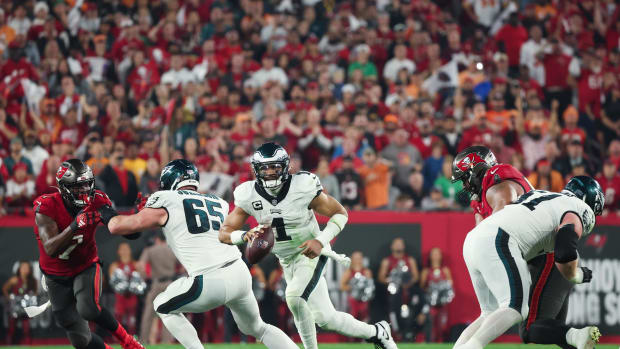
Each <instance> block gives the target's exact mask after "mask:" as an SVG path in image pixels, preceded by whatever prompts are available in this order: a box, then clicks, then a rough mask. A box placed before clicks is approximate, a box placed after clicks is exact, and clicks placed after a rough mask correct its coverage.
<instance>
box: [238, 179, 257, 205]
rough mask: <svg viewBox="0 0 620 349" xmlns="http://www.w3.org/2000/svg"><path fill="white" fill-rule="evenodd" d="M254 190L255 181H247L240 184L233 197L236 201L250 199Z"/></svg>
mask: <svg viewBox="0 0 620 349" xmlns="http://www.w3.org/2000/svg"><path fill="white" fill-rule="evenodd" d="M253 190H254V181H246V182H243V183H241V184H239V185H238V186H237V187H236V188H235V190H234V191H233V197H234V198H235V202H236V201H245V200H249V199H250V197H251V196H252V191H253Z"/></svg>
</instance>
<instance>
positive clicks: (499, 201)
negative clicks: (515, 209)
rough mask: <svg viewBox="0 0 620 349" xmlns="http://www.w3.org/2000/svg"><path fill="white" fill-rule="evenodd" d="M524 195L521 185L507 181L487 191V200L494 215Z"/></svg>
mask: <svg viewBox="0 0 620 349" xmlns="http://www.w3.org/2000/svg"><path fill="white" fill-rule="evenodd" d="M523 194H524V191H523V188H521V186H520V185H519V184H517V183H515V182H513V181H510V180H507V181H503V182H501V183H498V184H495V185H494V186H492V187H490V188H489V189H488V190H487V194H486V199H487V202H488V203H489V205H490V206H491V208H492V209H493V213H496V212H497V211H499V210H501V209H502V208H504V206H506V205H508V204H509V203H511V202H513V201H515V200H517V198H518V197H519V196H520V195H523Z"/></svg>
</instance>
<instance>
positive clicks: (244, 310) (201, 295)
mask: <svg viewBox="0 0 620 349" xmlns="http://www.w3.org/2000/svg"><path fill="white" fill-rule="evenodd" d="M199 185H200V184H199V176H198V169H197V168H196V166H194V164H192V163H191V162H190V161H187V160H173V161H171V162H170V163H168V165H166V167H164V169H163V170H162V172H161V176H160V185H159V188H160V191H158V192H156V193H154V194H152V195H151V196H150V197H149V198H148V200H147V201H146V204H145V206H144V208H143V209H141V210H140V211H139V212H138V213H136V214H133V215H119V214H118V213H117V212H116V211H115V210H114V209H113V208H112V207H110V206H103V207H102V208H101V209H100V213H101V220H102V221H103V222H104V223H105V224H107V226H108V229H109V230H110V232H111V233H112V234H116V235H131V234H135V233H137V232H140V231H143V230H144V229H150V228H159V227H161V229H162V230H163V232H164V235H165V236H166V241H167V242H168V245H169V246H170V248H171V249H172V252H174V255H175V256H176V257H177V258H178V259H179V262H181V264H182V265H183V267H184V268H185V270H187V273H188V274H189V276H188V277H182V278H180V279H178V280H176V281H174V282H173V283H171V284H170V285H168V287H167V288H166V290H165V291H164V292H162V293H161V294H159V295H158V296H157V298H155V301H153V305H154V306H155V311H156V312H157V315H159V317H160V318H161V319H162V321H163V323H164V325H165V326H166V328H167V329H168V330H169V331H170V333H172V335H173V336H174V337H175V338H176V339H177V340H178V341H179V343H181V344H182V345H183V346H184V347H185V348H188V349H203V346H202V343H201V342H200V339H199V338H198V333H197V332H196V329H194V327H193V326H192V324H191V323H190V322H189V320H187V318H185V316H184V315H183V313H202V312H205V311H209V310H211V309H213V308H216V307H219V306H221V305H225V306H227V307H228V308H229V309H230V310H231V312H232V314H233V317H234V319H235V322H236V323H237V325H238V326H239V330H241V332H243V333H245V334H247V335H251V336H254V337H256V338H257V339H258V340H260V341H262V342H263V343H264V344H265V345H266V346H267V347H268V348H271V349H294V348H295V349H296V348H297V346H296V345H295V343H293V341H292V340H291V339H290V338H289V337H287V336H286V335H285V334H284V332H282V331H281V330H280V329H278V328H277V327H274V326H271V325H268V324H266V323H264V322H263V320H262V319H261V318H260V314H259V312H258V303H257V302H256V298H254V294H253V293H252V278H251V276H250V272H249V270H248V268H247V266H246V265H245V263H243V261H242V260H241V253H240V252H239V249H237V247H235V246H229V245H226V244H222V243H221V242H220V241H219V240H218V231H219V230H220V227H221V225H222V223H223V222H224V219H225V218H226V215H227V214H228V203H227V202H226V201H224V200H222V199H220V198H219V197H217V196H215V195H210V194H200V193H198V192H197V190H198V187H199Z"/></svg>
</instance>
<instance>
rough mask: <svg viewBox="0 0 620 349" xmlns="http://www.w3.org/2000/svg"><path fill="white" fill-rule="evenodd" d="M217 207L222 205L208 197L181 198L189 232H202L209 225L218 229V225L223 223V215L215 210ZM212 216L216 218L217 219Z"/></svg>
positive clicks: (207, 228) (208, 227)
mask: <svg viewBox="0 0 620 349" xmlns="http://www.w3.org/2000/svg"><path fill="white" fill-rule="evenodd" d="M217 208H222V205H220V203H219V202H216V201H211V200H208V199H202V200H199V199H185V200H183V209H184V210H185V220H186V221H187V229H188V230H189V232H190V234H200V233H204V232H206V231H207V230H209V229H210V228H211V227H213V230H219V229H220V225H221V224H222V223H224V215H223V214H222V213H221V212H218V211H216V209H217ZM213 218H217V219H218V220H219V221H218V220H215V219H213Z"/></svg>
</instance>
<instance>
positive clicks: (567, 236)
mask: <svg viewBox="0 0 620 349" xmlns="http://www.w3.org/2000/svg"><path fill="white" fill-rule="evenodd" d="M577 240H579V236H577V233H576V232H575V225H574V224H567V225H565V226H563V227H562V228H560V229H559V230H558V234H557V235H556V237H555V261H556V262H558V263H568V262H572V261H574V260H575V259H577Z"/></svg>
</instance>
